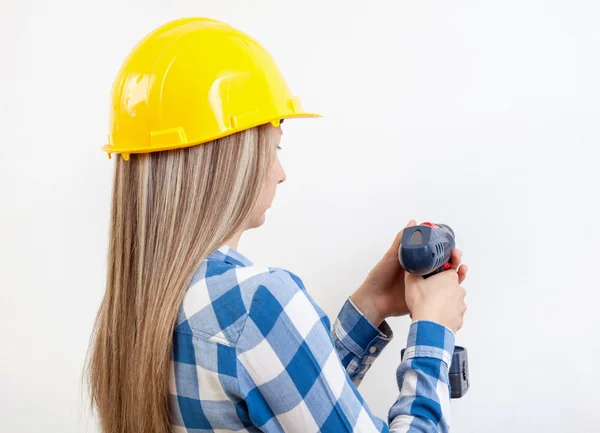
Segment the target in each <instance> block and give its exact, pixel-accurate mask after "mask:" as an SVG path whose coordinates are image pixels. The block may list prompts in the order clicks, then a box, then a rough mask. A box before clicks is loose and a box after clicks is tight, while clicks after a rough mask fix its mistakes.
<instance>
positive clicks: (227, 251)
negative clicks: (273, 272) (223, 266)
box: [208, 244, 254, 268]
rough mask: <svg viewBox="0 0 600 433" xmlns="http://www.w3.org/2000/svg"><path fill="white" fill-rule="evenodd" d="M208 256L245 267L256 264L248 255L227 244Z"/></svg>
mask: <svg viewBox="0 0 600 433" xmlns="http://www.w3.org/2000/svg"><path fill="white" fill-rule="evenodd" d="M208 258H209V259H211V260H219V261H222V262H225V263H229V264H231V265H235V266H241V267H243V268H245V267H248V266H253V265H254V263H252V261H251V260H250V259H249V258H248V257H246V256H245V255H243V254H242V253H240V252H239V251H237V250H235V249H233V248H231V247H230V246H229V245H227V244H225V245H221V246H220V247H219V248H217V249H216V250H215V251H214V252H213V253H212V254H211V255H210V256H208Z"/></svg>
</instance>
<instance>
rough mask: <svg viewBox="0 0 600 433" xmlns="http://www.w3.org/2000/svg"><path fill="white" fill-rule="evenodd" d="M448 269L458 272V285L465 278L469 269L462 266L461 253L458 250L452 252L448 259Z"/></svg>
mask: <svg viewBox="0 0 600 433" xmlns="http://www.w3.org/2000/svg"><path fill="white" fill-rule="evenodd" d="M450 269H454V270H456V272H458V283H459V284H461V283H462V282H463V281H464V280H465V278H467V272H469V267H468V266H467V265H463V264H462V251H461V250H459V249H458V248H454V249H453V250H452V256H451V257H450Z"/></svg>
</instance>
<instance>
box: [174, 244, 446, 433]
mask: <svg viewBox="0 0 600 433" xmlns="http://www.w3.org/2000/svg"><path fill="white" fill-rule="evenodd" d="M391 338H392V331H391V329H390V328H389V326H388V325H387V323H386V322H383V324H382V325H381V326H380V327H379V329H378V328H376V327H375V326H373V325H372V324H371V323H370V322H369V321H368V320H367V319H366V318H365V317H364V316H363V315H362V314H361V313H360V311H358V309H357V308H356V307H355V306H354V305H353V304H352V302H351V301H350V300H349V299H348V301H347V302H346V303H345V305H344V306H343V308H342V310H341V312H340V314H339V316H338V318H337V320H336V322H335V324H334V325H333V329H332V328H331V326H330V322H329V319H328V318H327V315H326V314H325V313H324V312H323V310H322V309H321V308H319V306H317V305H316V304H315V302H314V301H313V299H312V298H311V297H310V295H309V294H308V292H307V291H306V289H305V287H304V284H303V283H302V281H301V280H300V278H298V277H297V276H296V275H294V274H293V273H291V272H289V271H286V270H284V269H280V268H271V267H262V266H256V265H254V264H253V263H252V262H251V261H250V260H248V259H247V258H246V257H244V256H243V255H242V254H241V253H239V252H238V251H236V250H234V249H231V248H230V247H228V246H227V245H224V246H222V247H220V248H219V249H218V250H216V251H215V252H214V253H212V254H211V255H210V256H209V257H208V258H207V259H206V260H205V261H204V262H203V263H202V265H201V266H200V267H199V269H198V270H197V272H196V273H195V275H194V277H193V279H192V281H191V283H190V286H189V288H188V290H187V293H186V295H185V298H184V300H183V304H182V306H181V309H180V312H179V317H178V320H177V325H176V329H175V333H174V339H173V351H172V377H171V385H170V406H171V417H172V421H171V423H172V428H173V431H174V432H176V433H183V432H186V433H192V432H193V433H204V432H230V431H235V432H260V431H262V432H299V433H300V432H301V433H312V432H387V431H392V432H407V433H412V432H438V431H441V432H447V431H448V428H449V398H450V393H449V381H448V367H449V364H450V360H451V355H450V354H451V353H452V352H453V349H454V334H453V333H452V332H451V331H450V330H448V329H447V328H445V327H443V326H441V325H438V324H436V323H433V322H426V321H421V322H415V323H413V324H412V325H411V328H410V332H409V336H408V346H407V350H406V353H405V356H404V360H403V361H402V362H401V363H400V366H399V367H398V371H397V382H398V386H399V389H400V395H399V397H398V399H397V401H396V402H395V403H394V405H393V406H392V407H391V409H390V411H389V419H388V422H389V425H388V424H386V423H385V422H384V421H383V420H381V419H379V418H377V417H376V416H374V415H373V414H372V413H371V411H370V410H369V407H368V406H367V404H366V403H365V401H364V400H363V398H362V396H361V395H360V394H359V392H358V391H357V389H356V387H357V386H358V385H359V384H360V382H361V380H362V379H363V377H364V375H365V373H366V372H367V370H368V369H369V367H370V366H371V364H372V363H373V362H374V361H375V359H376V358H377V356H378V355H379V353H381V350H382V349H383V348H384V347H385V346H386V345H387V344H388V343H389V341H390V339H391Z"/></svg>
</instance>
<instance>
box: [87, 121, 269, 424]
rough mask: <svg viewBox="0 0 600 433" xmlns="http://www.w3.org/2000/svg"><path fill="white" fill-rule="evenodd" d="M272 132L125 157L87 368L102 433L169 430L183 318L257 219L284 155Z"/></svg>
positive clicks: (118, 171)
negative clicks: (217, 263) (209, 266)
mask: <svg viewBox="0 0 600 433" xmlns="http://www.w3.org/2000/svg"><path fill="white" fill-rule="evenodd" d="M269 128H272V126H271V125H270V124H267V125H262V126H259V127H256V128H252V129H249V130H246V131H242V132H239V133H236V134H234V135H230V136H227V137H224V138H221V139H218V140H215V141H212V142H209V143H206V144H201V145H198V146H194V147H189V148H184V149H177V150H170V151H163V152H155V153H148V154H139V155H131V159H130V160H129V161H124V160H123V159H122V158H120V157H117V158H116V163H115V164H116V165H115V173H114V185H113V198H112V215H111V220H110V242H109V251H108V270H107V280H106V293H105V296H104V299H103V301H102V304H101V306H100V309H99V311H98V316H97V318H96V325H95V331H94V334H93V336H92V341H91V343H90V350H89V354H88V362H87V370H86V371H87V375H88V376H87V377H88V380H89V387H90V394H91V400H92V407H93V409H95V411H96V413H97V415H98V418H99V421H100V425H101V428H102V431H103V432H105V433H141V432H144V433H150V432H152V433H165V432H169V431H170V422H169V406H168V400H169V398H168V395H169V368H170V355H171V345H172V335H173V330H174V326H175V321H176V318H177V314H178V310H179V307H180V304H181V302H182V301H183V296H184V294H185V291H186V288H187V286H188V284H189V282H190V280H191V278H192V276H193V274H194V272H195V270H196V269H197V267H198V266H199V265H200V264H201V263H202V261H203V260H204V259H205V258H206V257H207V256H208V255H209V254H210V253H211V252H213V251H214V250H216V249H217V248H218V247H219V246H221V245H222V244H223V243H224V242H226V241H227V240H228V239H229V238H230V237H231V236H232V235H233V234H234V233H236V232H237V231H238V230H240V228H241V227H243V224H244V222H245V221H246V220H247V219H248V218H249V216H250V215H251V214H252V212H253V210H254V206H255V205H256V204H257V202H258V197H259V194H260V191H261V188H262V184H263V182H264V180H265V178H266V175H267V172H268V169H269V167H270V163H271V160H272V157H273V154H274V152H276V150H275V146H276V142H275V140H274V139H273V135H272V133H271V131H269Z"/></svg>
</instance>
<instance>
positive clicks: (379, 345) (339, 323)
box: [331, 298, 394, 387]
mask: <svg viewBox="0 0 600 433" xmlns="http://www.w3.org/2000/svg"><path fill="white" fill-rule="evenodd" d="M393 336H394V333H393V332H392V329H391V328H390V326H389V325H388V323H387V322H386V321H384V322H382V323H381V325H380V326H379V328H376V327H375V325H373V324H372V323H371V322H370V321H369V320H368V319H367V318H366V317H365V316H364V315H363V314H362V313H361V311H360V310H359V309H358V308H357V307H356V305H354V303H353V302H352V300H351V299H350V298H348V299H347V300H346V302H345V303H344V306H343V307H342V309H341V311H340V313H339V314H338V317H337V319H336V321H335V323H334V324H333V329H332V331H331V338H332V340H333V345H334V347H335V350H336V351H337V353H338V356H339V358H340V360H341V361H342V365H343V366H344V368H345V369H346V373H348V376H350V379H351V380H352V382H353V383H354V385H355V386H357V387H358V386H359V385H360V383H361V381H362V380H363V378H364V376H365V374H366V373H367V371H368V370H369V368H370V367H371V365H372V364H373V362H375V360H376V359H377V357H378V356H379V354H380V353H381V351H382V350H383V349H384V348H385V346H387V344H388V343H389V342H390V341H391V340H392V338H393Z"/></svg>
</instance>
